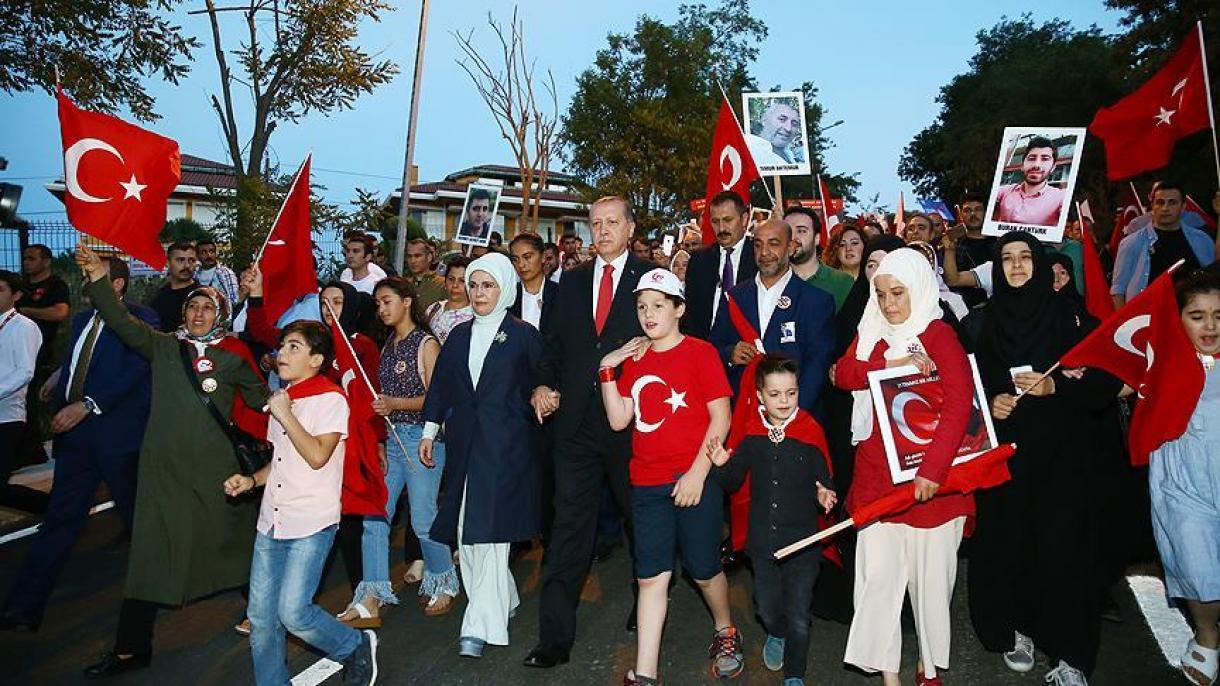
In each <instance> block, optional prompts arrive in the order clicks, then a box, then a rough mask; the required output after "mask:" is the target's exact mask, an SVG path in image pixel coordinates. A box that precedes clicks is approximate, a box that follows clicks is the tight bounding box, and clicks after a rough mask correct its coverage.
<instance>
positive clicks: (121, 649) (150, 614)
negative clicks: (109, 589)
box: [114, 598, 161, 655]
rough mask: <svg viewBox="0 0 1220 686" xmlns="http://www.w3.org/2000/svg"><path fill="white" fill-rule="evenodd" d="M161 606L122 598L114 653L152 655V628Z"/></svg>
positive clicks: (145, 601)
mask: <svg viewBox="0 0 1220 686" xmlns="http://www.w3.org/2000/svg"><path fill="white" fill-rule="evenodd" d="M160 608H161V606H160V605H159V604H157V603H154V602H150V601H147V600H138V599H136V598H123V605H122V606H121V607H120V608H119V628H118V631H117V632H115V637H114V652H116V653H118V654H120V655H148V654H150V653H152V639H153V626H154V625H155V624H156V622H157V610H159V609H160Z"/></svg>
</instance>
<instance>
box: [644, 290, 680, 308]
mask: <svg viewBox="0 0 1220 686" xmlns="http://www.w3.org/2000/svg"><path fill="white" fill-rule="evenodd" d="M646 290H652V289H651V288H649V289H646ZM643 292H644V291H636V292H635V298H636V300H639V298H640V294H641V293H643ZM657 292H658V293H661V295H663V296H665V299H666V300H668V301H669V302H671V303H673V304H674V307H678V306H679V305H685V304H686V300H684V299H682V298H681V297H679V296H676V295H672V294H670V293H662V292H661V291H657Z"/></svg>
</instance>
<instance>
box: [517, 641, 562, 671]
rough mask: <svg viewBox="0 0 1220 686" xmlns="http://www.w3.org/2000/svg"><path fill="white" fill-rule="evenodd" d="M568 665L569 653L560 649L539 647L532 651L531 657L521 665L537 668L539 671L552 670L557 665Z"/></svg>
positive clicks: (527, 657)
mask: <svg viewBox="0 0 1220 686" xmlns="http://www.w3.org/2000/svg"><path fill="white" fill-rule="evenodd" d="M567 663H568V651H566V650H561V649H559V648H544V647H542V646H538V647H537V648H534V649H533V650H531V651H530V654H529V655H526V656H525V659H524V660H522V661H521V664H523V665H525V666H526V667H536V668H538V669H550V668H551V667H554V666H556V665H566V664H567Z"/></svg>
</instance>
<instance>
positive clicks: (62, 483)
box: [0, 258, 159, 631]
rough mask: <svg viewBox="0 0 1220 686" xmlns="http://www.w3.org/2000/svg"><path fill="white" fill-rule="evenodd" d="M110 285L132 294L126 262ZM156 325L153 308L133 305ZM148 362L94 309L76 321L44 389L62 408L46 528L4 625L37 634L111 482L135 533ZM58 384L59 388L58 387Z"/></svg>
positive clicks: (1, 618) (113, 267)
mask: <svg viewBox="0 0 1220 686" xmlns="http://www.w3.org/2000/svg"><path fill="white" fill-rule="evenodd" d="M109 262H110V284H111V287H112V288H113V289H114V292H115V294H116V295H117V296H118V297H119V299H120V300H122V299H123V296H124V295H125V294H126V292H127V282H128V280H129V272H128V268H127V264H126V263H125V262H123V261H122V260H120V259H118V258H111V259H110V260H109ZM127 308H128V309H129V310H130V311H131V313H132V314H133V315H135V316H137V317H139V318H140V319H142V320H143V321H145V322H147V323H148V324H149V325H150V326H152V327H153V328H156V327H157V325H158V324H159V321H158V319H157V315H156V313H155V312H153V311H152V310H150V309H148V308H146V307H141V306H139V305H136V304H135V303H128V304H127ZM149 381H150V378H149V366H148V360H146V359H144V358H143V357H140V356H139V355H138V354H136V352H135V351H134V350H132V349H130V348H128V347H127V346H125V345H124V344H123V343H122V342H121V341H120V340H119V338H118V336H116V335H115V334H114V332H113V331H111V330H110V329H109V328H108V327H106V326H104V325H103V324H102V320H101V318H100V317H98V316H97V315H96V313H95V312H94V311H93V310H87V311H85V312H81V313H80V314H78V315H77V316H76V319H75V320H74V321H73V322H72V342H71V343H70V344H69V346H68V355H67V358H66V359H65V360H64V363H63V366H62V367H61V368H60V370H59V372H58V373H57V377H56V378H53V379H51V380H49V381H48V382H47V384H46V386H44V393H45V392H47V391H50V392H51V393H52V394H53V397H52V398H51V400H52V405H53V406H59V408H60V409H59V410H58V412H56V414H55V417H54V419H52V421H51V431H52V432H53V433H54V434H55V438H54V443H53V451H52V454H53V455H54V457H55V478H54V482H53V483H52V486H51V494H50V497H49V500H48V502H47V512H46V517H45V518H44V519H43V522H42V528H41V529H39V531H38V535H37V537H36V538H35V539H34V542H33V544H32V545H31V547H30V551H29V553H28V554H27V555H26V558H25V564H24V566H23V567H22V568H21V571H20V572H19V573H18V575H17V582H16V584H15V585H14V586H13V589H12V591H11V592H10V593H9V595H8V599H7V601H6V602H5V604H4V609H3V611H0V628H4V629H15V630H20V631H37V630H38V626H39V624H40V623H41V622H42V616H43V611H44V610H45V609H46V605H47V600H48V598H50V595H51V591H52V589H53V588H54V586H55V580H56V579H57V578H58V576H59V574H60V572H61V571H62V570H63V568H64V564H65V563H66V562H67V561H68V556H69V554H70V553H71V552H72V546H73V545H74V544H75V543H76V537H77V535H78V534H79V533H80V530H81V527H82V526H83V525H84V523H85V520H86V519H87V518H88V516H89V509H90V508H91V507H92V506H93V500H94V496H95V495H96V493H97V485H98V482H99V481H105V482H106V486H107V488H108V489H109V491H110V497H111V498H113V499H114V506H115V511H116V512H118V514H119V516H120V517H122V518H123V522H124V524H125V525H126V526H127V529H128V531H130V530H131V523H132V514H133V512H134V507H135V491H136V461H137V457H138V455H139V452H140V444H141V442H142V441H143V439H144V425H145V424H146V423H147V421H148V411H149V400H150V393H151V391H150V385H149ZM52 389H53V390H52Z"/></svg>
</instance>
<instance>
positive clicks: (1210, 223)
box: [1182, 195, 1216, 236]
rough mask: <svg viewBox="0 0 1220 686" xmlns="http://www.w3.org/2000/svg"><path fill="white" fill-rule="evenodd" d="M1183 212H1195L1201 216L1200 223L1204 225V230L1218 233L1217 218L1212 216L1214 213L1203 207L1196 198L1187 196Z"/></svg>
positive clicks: (1197, 215) (1213, 233) (1212, 233)
mask: <svg viewBox="0 0 1220 686" xmlns="http://www.w3.org/2000/svg"><path fill="white" fill-rule="evenodd" d="M1182 214H1184V215H1185V214H1193V215H1195V216H1196V217H1198V218H1199V220H1198V223H1199V224H1201V225H1202V228H1203V230H1204V231H1207V232H1208V233H1209V234H1211V235H1213V236H1215V235H1216V220H1215V218H1214V217H1212V213H1211V212H1208V211H1207V210H1205V209H1203V206H1202V205H1200V204H1199V203H1197V202H1195V199H1194V198H1192V197H1190V196H1189V195H1188V196H1186V202H1184V203H1183V207H1182Z"/></svg>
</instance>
